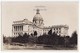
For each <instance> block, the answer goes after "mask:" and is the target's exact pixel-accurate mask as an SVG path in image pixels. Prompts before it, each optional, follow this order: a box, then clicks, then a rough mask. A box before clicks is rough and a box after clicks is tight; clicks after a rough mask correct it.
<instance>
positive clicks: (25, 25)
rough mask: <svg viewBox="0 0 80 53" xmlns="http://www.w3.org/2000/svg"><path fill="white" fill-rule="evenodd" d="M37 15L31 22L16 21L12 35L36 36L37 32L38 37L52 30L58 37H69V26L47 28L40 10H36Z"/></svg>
mask: <svg viewBox="0 0 80 53" xmlns="http://www.w3.org/2000/svg"><path fill="white" fill-rule="evenodd" d="M36 11H37V12H36V15H35V16H34V17H33V21H32V22H31V21H29V20H28V19H24V20H20V21H14V22H13V24H12V35H13V36H18V35H19V34H20V35H23V34H24V33H27V34H29V35H30V34H34V32H35V31H36V32H37V36H40V35H43V34H48V31H49V30H51V29H52V33H53V32H55V33H56V34H58V35H61V36H67V35H68V28H69V27H68V26H67V25H56V26H50V27H45V26H44V23H43V21H44V20H43V18H42V17H41V15H40V13H39V11H40V10H39V9H37V10H36Z"/></svg>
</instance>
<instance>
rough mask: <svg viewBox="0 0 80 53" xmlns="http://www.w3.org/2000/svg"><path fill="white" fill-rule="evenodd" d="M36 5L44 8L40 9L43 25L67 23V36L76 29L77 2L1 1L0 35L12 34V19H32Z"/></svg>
mask: <svg viewBox="0 0 80 53" xmlns="http://www.w3.org/2000/svg"><path fill="white" fill-rule="evenodd" d="M36 6H40V7H39V8H40V9H46V10H41V11H40V14H41V16H42V18H43V20H44V25H45V26H54V25H68V26H69V30H68V34H69V36H71V35H72V33H73V32H74V31H75V30H76V31H78V2H3V3H2V35H4V36H12V24H13V21H18V20H23V19H28V20H30V21H32V20H33V17H34V16H35V14H36V11H35V10H34V9H36Z"/></svg>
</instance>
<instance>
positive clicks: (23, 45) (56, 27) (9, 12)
mask: <svg viewBox="0 0 80 53" xmlns="http://www.w3.org/2000/svg"><path fill="white" fill-rule="evenodd" d="M1 11H2V13H1V15H2V49H3V50H77V49H78V11H79V10H78V2H76V1H74V2H64V1H63V2H55V1H54V2H17V1H16V2H2V10H1Z"/></svg>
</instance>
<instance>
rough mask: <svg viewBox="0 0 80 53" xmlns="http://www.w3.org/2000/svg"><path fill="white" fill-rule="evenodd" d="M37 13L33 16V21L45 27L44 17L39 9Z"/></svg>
mask: <svg viewBox="0 0 80 53" xmlns="http://www.w3.org/2000/svg"><path fill="white" fill-rule="evenodd" d="M36 11H37V12H36V15H35V16H34V17H33V23H34V24H35V25H36V26H40V27H43V25H44V24H43V18H42V16H41V15H40V13H39V9H37V10H36Z"/></svg>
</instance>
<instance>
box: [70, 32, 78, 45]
mask: <svg viewBox="0 0 80 53" xmlns="http://www.w3.org/2000/svg"><path fill="white" fill-rule="evenodd" d="M70 43H71V44H77V32H76V31H74V32H73V33H72V37H71V39H70Z"/></svg>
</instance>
